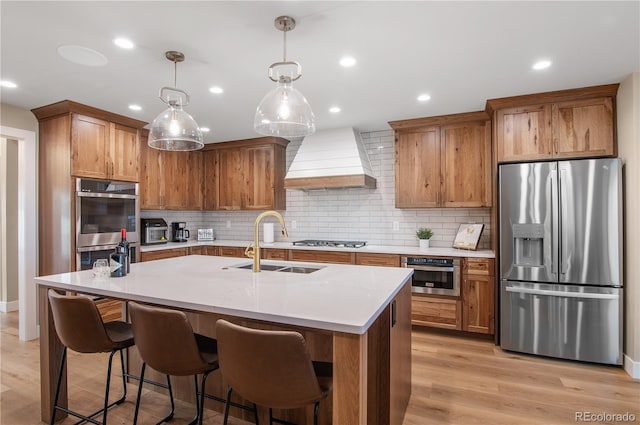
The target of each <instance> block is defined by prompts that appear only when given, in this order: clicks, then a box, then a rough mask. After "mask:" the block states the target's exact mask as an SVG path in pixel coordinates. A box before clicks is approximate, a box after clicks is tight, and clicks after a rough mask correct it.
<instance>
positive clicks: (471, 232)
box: [453, 224, 484, 251]
mask: <svg viewBox="0 0 640 425" xmlns="http://www.w3.org/2000/svg"><path fill="white" fill-rule="evenodd" d="M483 229H484V224H461V225H460V227H459V228H458V233H456V238H455V239H454V241H453V247H454V248H459V249H469V250H472V251H475V250H476V249H477V248H478V242H479V241H480V235H482V230H483Z"/></svg>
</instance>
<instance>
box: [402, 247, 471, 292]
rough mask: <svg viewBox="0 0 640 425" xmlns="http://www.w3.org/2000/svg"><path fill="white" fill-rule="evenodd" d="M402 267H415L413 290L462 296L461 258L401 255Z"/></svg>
mask: <svg viewBox="0 0 640 425" xmlns="http://www.w3.org/2000/svg"><path fill="white" fill-rule="evenodd" d="M400 261H401V265H402V267H411V268H412V269H413V281H412V287H411V291H412V292H416V293H422V294H434V295H449V296H452V297H457V296H460V259H459V258H442V257H438V258H431V257H419V256H416V257H401V259H400Z"/></svg>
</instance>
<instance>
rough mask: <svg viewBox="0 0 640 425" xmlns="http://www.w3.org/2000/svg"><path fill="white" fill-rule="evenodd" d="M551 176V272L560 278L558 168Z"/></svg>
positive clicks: (552, 171)
mask: <svg viewBox="0 0 640 425" xmlns="http://www.w3.org/2000/svg"><path fill="white" fill-rule="evenodd" d="M549 176H550V178H551V220H550V221H551V255H550V257H551V273H552V275H553V276H554V277H555V278H556V279H557V278H558V250H559V246H558V232H559V230H560V229H559V228H558V227H559V226H558V221H557V218H556V217H558V204H559V198H558V170H557V169H553V170H551V172H550V174H549Z"/></svg>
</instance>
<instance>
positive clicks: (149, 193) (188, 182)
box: [140, 130, 203, 210]
mask: <svg viewBox="0 0 640 425" xmlns="http://www.w3.org/2000/svg"><path fill="white" fill-rule="evenodd" d="M147 135H148V131H146V130H145V131H144V132H143V133H142V135H141V136H142V137H141V138H142V143H141V144H140V164H141V166H140V209H143V210H159V209H167V210H201V209H202V205H203V191H202V175H203V157H202V152H199V151H193V152H168V151H160V150H157V149H153V148H150V147H149V146H147Z"/></svg>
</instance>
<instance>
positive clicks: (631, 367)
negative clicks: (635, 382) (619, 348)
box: [624, 354, 640, 379]
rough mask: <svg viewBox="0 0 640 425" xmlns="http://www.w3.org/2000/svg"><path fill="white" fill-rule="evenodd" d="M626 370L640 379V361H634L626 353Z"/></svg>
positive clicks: (633, 376) (634, 377)
mask: <svg viewBox="0 0 640 425" xmlns="http://www.w3.org/2000/svg"><path fill="white" fill-rule="evenodd" d="M624 370H625V372H627V373H628V374H629V376H631V377H632V378H633V379H640V362H636V361H633V360H632V359H631V357H629V356H627V355H626V354H625V355H624Z"/></svg>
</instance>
